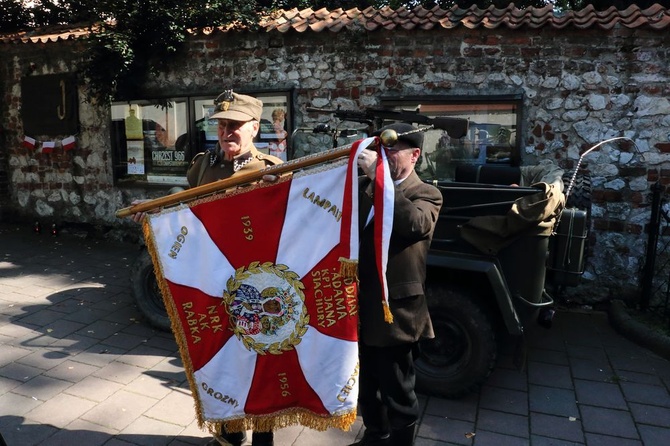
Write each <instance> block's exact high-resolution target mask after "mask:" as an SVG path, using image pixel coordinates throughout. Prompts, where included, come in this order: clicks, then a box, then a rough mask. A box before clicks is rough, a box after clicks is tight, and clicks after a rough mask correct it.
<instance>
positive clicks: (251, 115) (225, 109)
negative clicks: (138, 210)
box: [186, 90, 282, 186]
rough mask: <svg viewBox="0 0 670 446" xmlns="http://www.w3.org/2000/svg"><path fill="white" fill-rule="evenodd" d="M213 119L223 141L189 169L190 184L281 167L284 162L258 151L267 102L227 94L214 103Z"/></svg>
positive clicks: (195, 161)
mask: <svg viewBox="0 0 670 446" xmlns="http://www.w3.org/2000/svg"><path fill="white" fill-rule="evenodd" d="M214 105H215V106H216V109H215V111H214V114H213V115H212V116H211V117H210V119H216V120H217V121H218V138H219V142H218V144H217V146H216V148H215V149H214V150H213V151H207V152H203V153H199V154H198V155H196V156H195V158H193V162H192V163H191V166H190V167H189V169H188V173H187V175H186V176H187V178H188V184H190V185H191V186H200V185H202V184H206V183H211V182H213V181H216V180H221V179H225V178H230V177H232V176H234V175H235V174H237V173H238V172H245V173H246V172H251V171H257V170H260V169H263V168H265V167H267V166H272V165H275V164H280V163H281V162H282V160H281V159H279V158H277V157H276V156H272V155H266V154H264V153H261V152H259V151H258V149H256V147H255V146H254V144H253V141H254V138H255V137H256V135H257V134H258V130H259V128H260V120H261V113H262V112H263V102H262V101H261V100H260V99H257V98H254V97H251V96H247V95H244V94H238V93H233V92H232V90H227V91H224V92H223V93H221V94H220V95H219V97H218V98H216V100H215V101H214Z"/></svg>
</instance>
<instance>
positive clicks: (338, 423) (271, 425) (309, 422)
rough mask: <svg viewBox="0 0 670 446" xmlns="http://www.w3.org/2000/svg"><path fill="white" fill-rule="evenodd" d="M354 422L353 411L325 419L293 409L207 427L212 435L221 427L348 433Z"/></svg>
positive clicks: (219, 430) (228, 429)
mask: <svg viewBox="0 0 670 446" xmlns="http://www.w3.org/2000/svg"><path fill="white" fill-rule="evenodd" d="M355 421H356V410H355V409H354V410H353V412H350V413H345V414H340V415H332V416H327V417H326V416H322V415H317V414H315V413H312V412H309V411H307V410H305V409H300V408H294V409H286V410H284V411H281V412H277V413H274V414H270V415H247V416H245V417H244V418H238V419H236V420H228V421H219V422H208V423H207V427H208V429H209V431H210V432H212V434H214V435H215V434H217V433H219V432H221V431H222V429H221V428H222V427H223V428H225V431H226V432H241V431H247V430H253V431H257V432H270V431H276V430H277V429H283V428H285V427H289V426H295V425H301V426H305V427H308V428H310V429H314V430H318V431H325V430H327V429H331V428H336V429H340V430H343V431H348V430H349V429H350V428H351V426H352V425H353V424H354V422H355Z"/></svg>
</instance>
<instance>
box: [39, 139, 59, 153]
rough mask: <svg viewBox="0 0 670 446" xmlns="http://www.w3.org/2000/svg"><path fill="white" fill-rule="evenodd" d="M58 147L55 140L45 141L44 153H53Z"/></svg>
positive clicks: (43, 144) (43, 145)
mask: <svg viewBox="0 0 670 446" xmlns="http://www.w3.org/2000/svg"><path fill="white" fill-rule="evenodd" d="M54 147H56V142H55V141H44V142H43V143H42V153H52V152H53V151H54Z"/></svg>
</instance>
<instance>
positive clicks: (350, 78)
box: [0, 27, 670, 302]
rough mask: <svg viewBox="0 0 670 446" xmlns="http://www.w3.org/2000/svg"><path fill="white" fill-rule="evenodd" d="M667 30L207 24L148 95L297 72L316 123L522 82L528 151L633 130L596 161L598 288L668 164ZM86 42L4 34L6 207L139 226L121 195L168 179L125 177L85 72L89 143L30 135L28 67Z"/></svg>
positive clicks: (629, 272)
mask: <svg viewBox="0 0 670 446" xmlns="http://www.w3.org/2000/svg"><path fill="white" fill-rule="evenodd" d="M669 43H670V34H668V33H667V32H665V31H653V30H643V29H636V30H628V29H625V28H615V29H613V30H602V29H597V28H593V29H587V30H578V29H574V28H566V29H562V30H554V29H550V28H543V29H539V30H530V29H528V30H525V29H518V30H508V29H506V28H501V29H493V30H489V29H482V28H478V29H474V30H469V29H466V28H462V27H461V28H456V29H452V30H444V29H433V30H427V31H412V32H406V31H402V30H400V31H398V30H396V31H394V32H393V33H389V32H386V31H383V30H382V31H375V32H372V33H368V32H366V31H364V30H359V31H352V30H346V29H345V30H341V31H339V32H338V33H333V32H330V31H324V32H322V33H311V32H306V33H297V32H292V31H290V32H287V33H284V34H282V33H279V32H277V31H273V32H269V33H266V32H262V33H258V34H255V33H214V34H211V35H199V36H194V37H193V38H192V40H191V41H190V42H189V49H188V52H187V53H184V54H183V55H182V56H181V57H180V58H179V60H177V61H175V63H173V65H172V69H171V70H169V71H167V72H165V73H163V74H162V75H161V76H160V77H158V78H156V79H154V80H152V82H151V84H150V85H147V92H148V93H147V95H148V96H150V95H151V94H153V93H156V94H158V93H160V94H166V93H168V94H170V95H175V96H176V95H179V94H212V93H216V92H219V91H220V90H221V89H223V88H224V87H225V86H233V87H235V88H238V89H239V88H245V89H252V90H253V89H288V88H291V89H293V99H294V102H295V116H294V119H295V121H294V124H295V125H296V126H305V125H311V124H313V123H314V122H315V121H316V120H319V119H321V120H322V119H324V117H323V116H312V115H309V114H308V113H306V112H305V107H306V106H313V107H328V108H334V107H336V106H338V105H341V106H342V107H343V108H352V109H358V108H361V107H369V106H376V105H379V100H380V97H381V96H392V95H398V96H400V95H406V96H409V95H485V94H496V95H498V94H523V98H524V105H523V111H522V113H523V126H522V128H521V129H520V130H519V135H520V137H521V138H522V141H523V147H524V150H523V153H522V158H523V159H522V162H523V163H524V164H532V163H535V162H537V161H538V160H540V159H552V160H555V161H556V162H558V163H559V164H560V165H561V166H562V167H564V168H566V169H571V168H574V167H575V163H576V161H577V159H578V158H579V156H580V153H583V152H584V151H585V150H587V149H588V148H590V147H591V146H593V145H594V144H596V143H598V142H600V141H603V140H605V139H608V138H612V137H617V136H626V137H629V138H631V139H632V140H633V141H635V145H633V144H609V145H604V146H602V147H601V148H600V149H599V150H597V151H593V152H592V153H591V154H589V155H588V156H587V157H586V159H585V161H584V164H583V165H582V167H584V168H586V169H587V170H588V171H589V172H590V174H591V177H592V181H593V215H592V216H593V219H592V228H593V231H592V234H591V239H590V241H589V243H590V257H589V261H588V268H587V272H586V274H585V279H586V280H585V281H583V282H584V285H583V286H582V290H581V291H580V294H581V295H582V296H587V300H588V301H590V302H595V301H599V300H604V299H607V298H608V297H610V296H613V295H614V296H619V295H620V293H623V292H626V291H627V290H628V289H630V288H633V287H636V286H637V284H638V277H639V269H640V265H641V262H642V261H643V258H644V250H645V244H646V237H647V236H646V234H645V230H646V228H645V225H646V224H647V223H648V222H649V216H650V208H649V204H650V200H651V197H650V186H651V185H652V184H653V183H654V182H656V181H660V182H661V183H662V184H667V182H668V178H670V165H669V161H670V142H669V141H668V140H669V137H670V102H669V101H668V97H670V94H669V93H670V82H669V80H670V45H669ZM81 45H83V43H76V42H72V41H65V42H57V43H48V44H27V45H25V44H24V45H14V46H12V45H0V52H1V53H2V55H3V60H7V61H8V62H9V63H8V67H6V68H4V69H5V70H6V71H4V72H3V73H2V76H3V77H4V79H2V82H1V83H0V85H2V86H3V93H4V98H5V101H4V104H3V108H2V117H3V123H4V124H3V127H4V129H3V134H2V144H3V146H2V147H3V154H2V155H3V156H5V157H6V158H5V164H4V165H3V166H2V168H0V180H1V179H2V178H3V176H2V173H3V172H2V171H3V170H5V173H6V177H7V179H8V181H9V185H8V189H9V192H10V194H9V199H8V200H7V201H8V203H7V204H5V203H4V202H3V208H7V207H9V208H11V211H12V212H14V213H15V214H16V215H21V216H25V217H27V218H36V217H40V218H51V219H54V220H60V221H76V222H86V223H92V224H99V225H106V226H110V227H115V228H120V229H124V228H125V229H128V228H130V225H129V224H128V222H127V221H119V220H118V219H116V218H115V216H114V213H115V211H116V209H118V208H120V207H124V206H127V205H128V203H129V202H130V201H131V200H132V199H133V198H136V197H144V196H156V195H160V194H162V193H164V191H163V190H149V191H147V190H139V189H127V188H120V187H117V186H116V185H114V184H113V181H112V174H111V156H110V133H109V116H108V112H107V110H104V109H101V108H99V107H96V106H95V105H93V104H90V103H89V102H87V100H86V98H87V95H86V85H85V83H84V82H83V81H82V82H81V83H80V91H79V94H80V102H81V104H80V120H81V133H80V135H78V148H77V149H76V150H74V151H72V152H69V153H66V154H62V153H60V154H55V155H52V156H47V155H39V154H38V155H35V154H33V153H30V152H29V151H27V150H26V149H23V148H22V147H21V143H20V142H21V139H22V137H23V132H22V127H21V121H20V113H19V107H20V103H21V98H20V88H19V87H20V78H21V76H22V75H25V74H27V73H33V74H38V73H41V74H46V73H58V72H63V71H69V70H75V69H76V67H77V65H78V64H79V60H78V56H77V55H78V54H81V51H80V50H81ZM31 67H32V68H31ZM303 154H306V153H298V155H303ZM0 160H3V158H2V157H0ZM3 214H5V216H6V211H5V212H4V213H3ZM584 287H586V289H587V292H583V291H584Z"/></svg>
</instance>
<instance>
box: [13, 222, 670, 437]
mask: <svg viewBox="0 0 670 446" xmlns="http://www.w3.org/2000/svg"><path fill="white" fill-rule="evenodd" d="M0 246H1V248H0V433H2V436H3V437H4V439H5V441H6V442H7V444H8V445H9V446H31V445H45V446H55V445H64V446H71V445H80V446H97V445H105V446H122V445H123V446H127V445H170V446H177V445H179V446H182V445H203V444H205V443H206V442H207V441H208V439H209V436H208V434H207V433H206V432H203V431H201V430H200V429H199V428H198V427H197V423H196V422H195V411H194V407H193V400H192V398H191V395H190V391H189V388H188V384H187V381H186V377H185V375H184V371H183V368H182V364H181V361H180V359H179V355H178V352H177V347H176V344H175V342H174V340H173V338H172V335H171V334H169V333H163V332H159V331H155V330H153V329H152V328H150V327H149V326H148V324H147V323H146V322H145V321H143V319H142V316H141V314H140V313H139V311H138V309H137V308H136V306H135V304H134V302H133V300H132V297H131V295H130V286H129V279H128V274H129V268H130V267H131V265H132V262H133V260H134V258H135V257H136V256H137V254H138V248H137V247H135V246H132V245H128V244H123V243H110V242H104V241H99V240H98V241H96V240H90V239H87V238H83V237H76V236H74V235H72V234H71V235H65V234H61V235H59V236H57V237H53V236H51V235H50V234H48V233H42V234H39V235H38V234H35V233H33V232H32V228H29V227H25V226H18V225H8V224H0ZM528 339H529V344H528V347H529V348H528V363H527V364H528V365H527V368H526V369H525V370H523V371H519V370H518V369H516V368H515V367H514V366H513V361H512V358H511V355H507V354H503V355H501V358H500V360H499V363H498V366H497V367H496V369H495V371H494V372H493V374H492V375H491V377H490V379H489V380H488V381H487V383H486V385H485V386H484V387H483V388H482V389H481V391H479V392H478V393H474V394H471V395H468V396H466V397H465V398H463V399H459V400H446V399H442V398H438V397H435V396H430V395H424V396H422V397H421V402H422V413H423V416H422V419H421V425H420V429H419V431H418V438H417V442H416V444H417V446H438V445H440V446H441V445H476V446H483V445H494V446H505V445H514V446H517V445H529V444H530V445H575V444H586V445H598V446H600V445H607V446H617V445H622V446H623V445H626V446H627V445H649V446H656V445H659V446H661V445H667V444H670V394H669V392H668V389H669V387H670V363H669V362H668V361H666V360H664V359H662V358H660V357H658V356H656V355H654V354H653V353H651V352H649V351H648V350H646V349H644V348H642V347H639V346H637V345H635V344H633V343H631V342H630V341H628V340H627V339H625V338H622V337H621V336H619V335H618V334H617V333H616V332H615V331H614V330H613V329H612V328H611V327H610V326H609V324H608V321H607V317H606V315H605V314H604V313H600V312H578V311H563V312H559V313H558V315H557V317H556V319H555V322H554V327H553V328H552V329H551V330H545V329H542V328H539V327H538V328H537V329H535V328H533V329H531V330H530V332H529V336H528ZM472 434H474V435H472ZM360 435H361V421H360V418H359V420H357V422H356V423H355V424H354V426H353V428H352V430H351V431H350V432H341V431H338V430H329V431H326V432H318V431H313V430H310V429H307V428H302V427H290V428H286V429H282V430H280V431H278V432H277V434H276V437H275V438H276V442H275V443H276V444H277V445H278V446H288V445H292V446H314V445H319V446H331V445H332V446H338V445H347V444H349V443H351V442H353V441H354V440H355V439H356V437H357V436H360Z"/></svg>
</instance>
